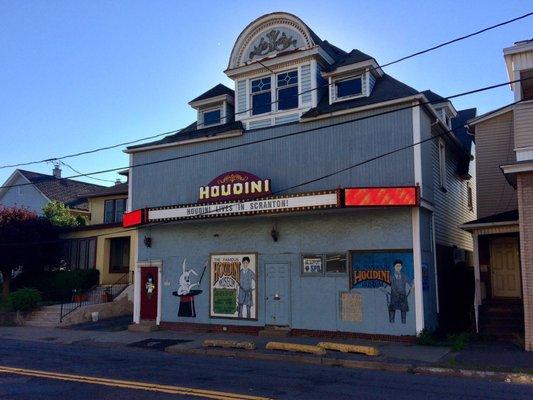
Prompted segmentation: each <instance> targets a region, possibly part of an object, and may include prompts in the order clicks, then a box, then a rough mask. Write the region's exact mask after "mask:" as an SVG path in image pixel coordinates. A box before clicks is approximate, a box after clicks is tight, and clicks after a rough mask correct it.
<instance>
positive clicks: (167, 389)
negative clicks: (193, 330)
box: [0, 366, 268, 400]
mask: <svg viewBox="0 0 533 400" xmlns="http://www.w3.org/2000/svg"><path fill="white" fill-rule="evenodd" d="M0 373H4V374H15V375H24V376H32V377H37V378H46V379H56V380H62V381H69V382H81V383H88V384H92V385H102V386H111V387H120V388H126V389H136V390H147V391H152V392H160V393H168V394H178V395H188V396H196V397H203V398H205V399H218V400H268V398H266V397H258V396H249V395H244V394H237V393H228V392H218V391H214V390H203V389H194V388H188V387H182V386H170V385H160V384H157V383H149V382H137V381H124V380H117V379H107V378H97V377H94V376H86V375H72V374H62V373H57V372H49V371H41V370H34V369H26V368H13V367H7V366H0Z"/></svg>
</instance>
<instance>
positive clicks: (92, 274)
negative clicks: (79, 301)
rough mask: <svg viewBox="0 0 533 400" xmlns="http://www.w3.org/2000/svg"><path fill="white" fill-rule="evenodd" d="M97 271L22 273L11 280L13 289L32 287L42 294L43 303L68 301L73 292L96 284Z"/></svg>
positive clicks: (97, 278)
mask: <svg viewBox="0 0 533 400" xmlns="http://www.w3.org/2000/svg"><path fill="white" fill-rule="evenodd" d="M98 281H99V271H98V270H97V269H89V270H78V269H77V270H72V271H54V272H48V271H43V272H31V271H28V272H24V273H22V274H21V275H19V276H17V278H16V279H14V280H13V289H15V290H16V289H20V288H23V287H32V288H35V289H37V290H38V291H39V292H41V293H42V296H43V299H44V300H45V301H70V300H71V299H72V292H73V291H74V290H82V291H85V290H88V289H90V288H91V287H93V286H95V285H97V284H98Z"/></svg>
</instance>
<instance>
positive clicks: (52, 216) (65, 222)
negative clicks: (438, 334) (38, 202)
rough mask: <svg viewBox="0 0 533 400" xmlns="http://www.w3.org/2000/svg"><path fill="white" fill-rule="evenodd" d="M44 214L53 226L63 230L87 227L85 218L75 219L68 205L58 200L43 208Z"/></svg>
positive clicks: (78, 217)
mask: <svg viewBox="0 0 533 400" xmlns="http://www.w3.org/2000/svg"><path fill="white" fill-rule="evenodd" d="M43 214H44V216H45V217H46V218H48V219H49V220H50V222H51V223H52V225H55V226H59V227H61V228H72V227H76V226H80V225H85V219H84V218H83V217H81V216H77V217H75V216H74V215H72V212H71V210H70V208H69V207H68V206H67V205H65V204H63V203H61V202H59V201H56V200H53V201H51V202H50V203H48V204H47V205H45V206H44V207H43Z"/></svg>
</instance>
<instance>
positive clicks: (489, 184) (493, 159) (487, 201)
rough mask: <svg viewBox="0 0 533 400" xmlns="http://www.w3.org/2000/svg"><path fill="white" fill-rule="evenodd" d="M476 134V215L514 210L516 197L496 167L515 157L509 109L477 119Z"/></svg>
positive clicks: (516, 206)
mask: <svg viewBox="0 0 533 400" xmlns="http://www.w3.org/2000/svg"><path fill="white" fill-rule="evenodd" d="M475 135H476V144H477V149H476V175H477V177H476V191H477V212H478V214H477V218H484V217H487V216H489V215H493V214H498V213H502V212H505V211H510V210H516V209H517V208H518V200H517V198H516V190H514V189H513V188H512V187H511V186H510V185H509V183H508V182H507V180H506V179H505V176H504V174H503V172H502V171H501V169H500V165H502V164H506V163H513V162H514V161H515V154H514V151H513V149H514V146H515V145H514V140H513V113H512V112H508V113H505V114H503V115H500V116H497V117H494V118H491V119H489V120H487V121H484V122H480V123H479V124H477V125H476V126H475Z"/></svg>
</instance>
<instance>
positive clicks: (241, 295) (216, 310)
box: [209, 253, 257, 320]
mask: <svg viewBox="0 0 533 400" xmlns="http://www.w3.org/2000/svg"><path fill="white" fill-rule="evenodd" d="M210 261H211V267H210V268H211V274H210V275H211V277H210V285H209V290H210V300H209V302H210V305H209V316H210V317H214V318H236V319H251V320H256V319H257V254H255V253H242V254H211V260H210Z"/></svg>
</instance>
